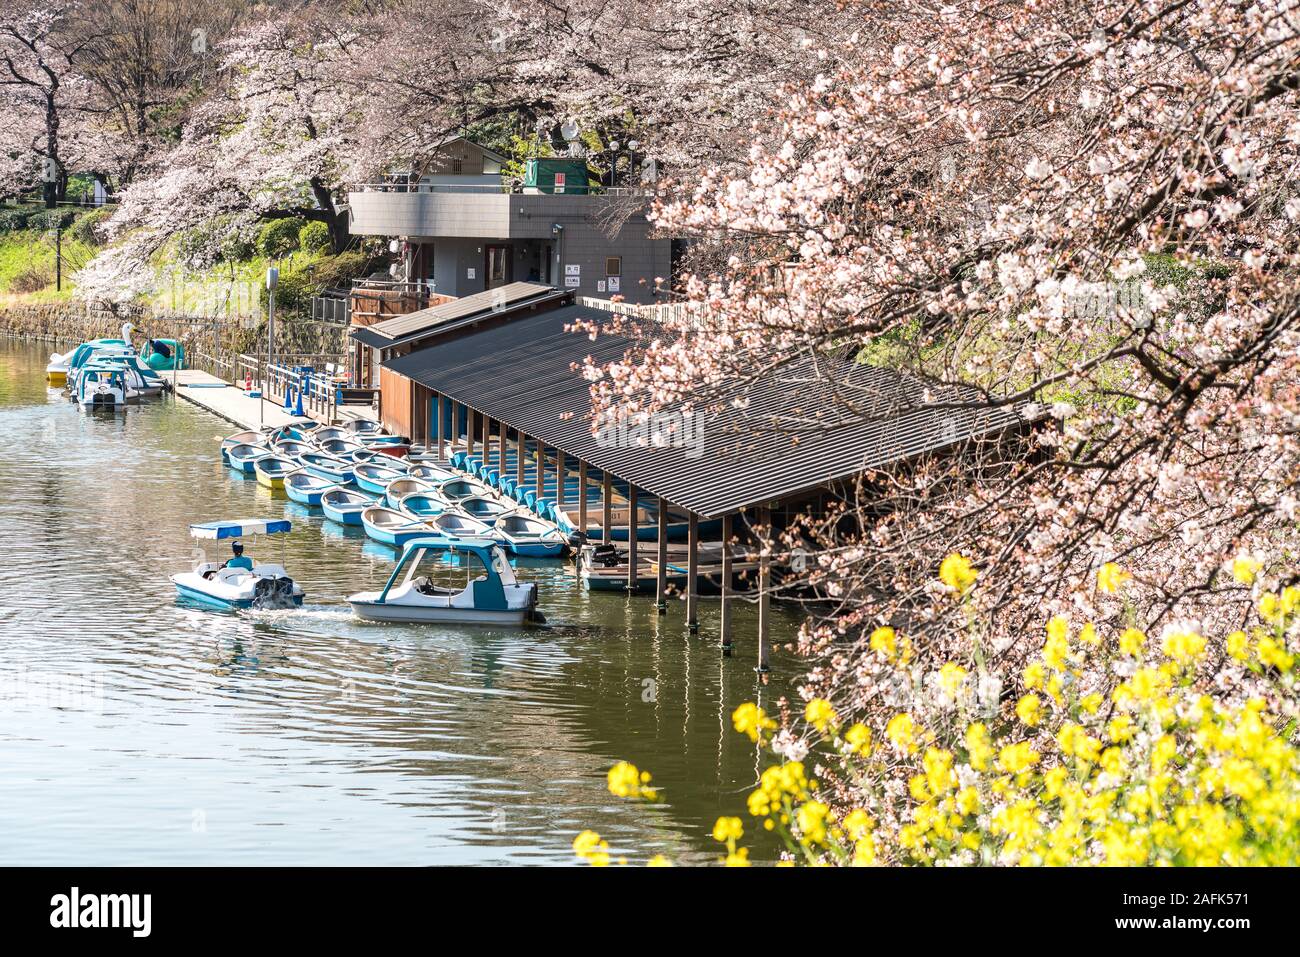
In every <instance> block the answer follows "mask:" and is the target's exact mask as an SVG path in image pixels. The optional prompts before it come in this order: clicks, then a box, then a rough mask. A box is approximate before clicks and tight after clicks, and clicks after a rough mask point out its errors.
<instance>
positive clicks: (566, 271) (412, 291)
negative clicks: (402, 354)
mask: <svg viewBox="0 0 1300 957" xmlns="http://www.w3.org/2000/svg"><path fill="white" fill-rule="evenodd" d="M507 162H508V160H507V158H506V157H504V156H502V155H500V154H498V153H495V152H493V151H492V150H489V149H487V148H485V147H483V146H480V145H479V144H477V143H473V142H471V141H469V140H467V139H464V138H463V137H452V138H450V139H448V140H446V141H445V142H444V143H442V144H440V146H439V148H438V150H437V152H436V155H435V157H434V158H433V159H432V160H431V161H430V163H429V164H428V165H427V166H426V168H425V169H424V170H423V171H422V172H421V173H420V174H418V175H416V174H406V173H402V174H393V175H390V176H387V177H385V178H383V179H382V180H381V181H379V182H374V183H367V184H364V185H361V186H359V187H358V188H356V189H354V190H352V191H351V192H350V193H349V194H348V203H347V206H348V215H349V227H348V228H349V231H350V232H351V234H352V235H354V236H382V237H388V238H389V239H390V240H391V241H392V243H393V248H394V250H395V252H397V253H398V254H399V255H398V262H397V263H396V264H395V266H396V270H395V272H394V274H393V275H394V277H395V279H396V280H397V282H396V283H395V285H396V286H398V287H399V288H400V290H401V293H402V295H406V296H408V297H413V298H416V299H418V298H419V297H422V296H423V297H426V298H427V297H428V296H437V295H443V296H456V297H464V296H468V295H471V294H473V293H477V292H484V291H487V290H492V289H496V288H499V287H502V286H507V285H509V284H511V283H517V282H521V281H522V282H541V283H546V284H548V285H551V286H556V287H558V288H562V289H566V290H568V291H569V292H573V293H575V294H577V295H586V296H595V295H601V296H604V295H612V294H617V295H621V296H623V297H624V298H626V299H627V300H628V301H629V302H652V301H654V300H655V299H657V298H658V297H659V282H660V281H661V280H666V279H667V278H668V277H669V276H670V275H671V274H672V269H673V263H672V255H673V243H672V241H671V240H670V239H667V238H663V237H660V236H658V235H656V234H655V232H654V230H653V228H652V227H651V224H650V222H649V220H648V219H647V218H646V197H645V195H644V194H643V192H642V191H641V190H640V189H639V188H631V187H606V186H603V185H600V184H597V183H595V182H594V181H593V180H592V179H591V177H590V175H589V174H588V172H587V168H586V162H585V161H584V160H582V159H579V158H542V159H538V160H534V161H531V162H530V164H529V168H530V169H533V168H535V167H536V166H537V165H538V164H541V165H542V166H543V167H545V165H546V164H551V165H552V166H555V167H556V168H557V169H558V168H564V169H567V170H568V174H567V175H568V178H567V180H566V174H565V173H563V172H556V171H554V170H551V171H550V172H549V173H545V172H544V173H543V175H540V176H538V175H534V176H533V177H532V179H531V180H530V179H529V177H528V176H527V175H525V176H524V177H523V178H522V179H517V178H513V177H511V176H510V175H509V174H508V172H507V170H506V166H505V164H506V163H507ZM430 304H432V303H430Z"/></svg>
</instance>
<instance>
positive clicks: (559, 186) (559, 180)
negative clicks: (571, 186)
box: [555, 173, 565, 193]
mask: <svg viewBox="0 0 1300 957" xmlns="http://www.w3.org/2000/svg"><path fill="white" fill-rule="evenodd" d="M564 175H565V174H563V173H556V174H555V191H556V192H557V193H563V192H564Z"/></svg>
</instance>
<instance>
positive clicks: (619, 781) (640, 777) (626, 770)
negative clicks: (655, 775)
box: [607, 761, 659, 801]
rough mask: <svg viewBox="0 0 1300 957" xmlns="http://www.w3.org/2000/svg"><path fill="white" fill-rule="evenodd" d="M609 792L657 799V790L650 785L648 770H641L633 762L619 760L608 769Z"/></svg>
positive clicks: (624, 796) (650, 799)
mask: <svg viewBox="0 0 1300 957" xmlns="http://www.w3.org/2000/svg"><path fill="white" fill-rule="evenodd" d="M607 778H608V782H609V793H610V794H612V795H614V796H615V797H621V798H642V799H644V800H646V801H654V800H656V799H658V797H659V792H658V791H657V790H656V789H655V788H653V787H651V786H650V772H649V771H641V770H639V769H638V768H637V766H636V765H635V764H632V763H630V762H628V761H620V762H618V764H616V765H614V766H613V767H612V768H610V769H609V774H608V775H607Z"/></svg>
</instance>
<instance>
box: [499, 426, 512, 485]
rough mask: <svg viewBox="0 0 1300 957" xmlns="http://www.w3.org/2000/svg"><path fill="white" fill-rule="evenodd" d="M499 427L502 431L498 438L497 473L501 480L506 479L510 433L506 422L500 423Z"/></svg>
mask: <svg viewBox="0 0 1300 957" xmlns="http://www.w3.org/2000/svg"><path fill="white" fill-rule="evenodd" d="M497 427H498V428H499V429H500V430H501V432H500V435H499V436H498V437H497V471H498V472H499V473H500V474H501V478H502V479H504V478H505V477H506V435H507V434H508V433H509V432H510V429H509V428H507V426H506V424H505V423H504V422H498V423H497Z"/></svg>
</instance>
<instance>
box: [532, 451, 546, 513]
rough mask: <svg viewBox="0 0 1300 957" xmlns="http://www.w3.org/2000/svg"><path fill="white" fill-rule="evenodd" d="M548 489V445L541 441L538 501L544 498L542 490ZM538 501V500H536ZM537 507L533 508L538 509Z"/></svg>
mask: <svg viewBox="0 0 1300 957" xmlns="http://www.w3.org/2000/svg"><path fill="white" fill-rule="evenodd" d="M544 488H546V445H545V443H543V442H542V440H541V439H538V440H537V500H540V499H541V497H542V489H544ZM535 501H536V500H535ZM536 507H537V506H536V505H534V506H533V508H534V509H536Z"/></svg>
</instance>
